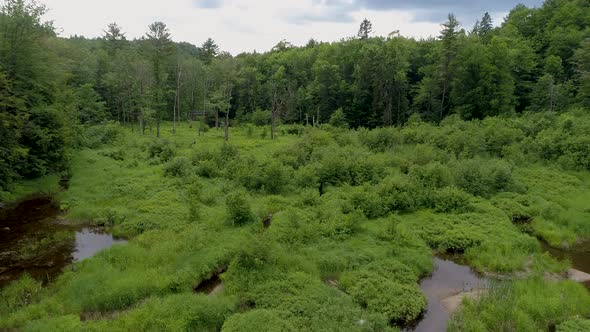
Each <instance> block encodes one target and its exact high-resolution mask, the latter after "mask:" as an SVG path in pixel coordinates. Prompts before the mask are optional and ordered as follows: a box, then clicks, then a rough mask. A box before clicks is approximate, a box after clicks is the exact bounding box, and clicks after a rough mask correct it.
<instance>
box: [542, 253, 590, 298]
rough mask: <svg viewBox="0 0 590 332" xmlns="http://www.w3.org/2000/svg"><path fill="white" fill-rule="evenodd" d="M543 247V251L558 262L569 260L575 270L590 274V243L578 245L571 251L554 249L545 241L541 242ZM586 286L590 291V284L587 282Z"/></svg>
mask: <svg viewBox="0 0 590 332" xmlns="http://www.w3.org/2000/svg"><path fill="white" fill-rule="evenodd" d="M541 247H542V248H543V251H545V252H547V253H549V254H550V255H551V256H552V257H554V258H556V259H558V260H561V261H564V260H569V261H570V262H571V263H572V268H573V269H576V270H579V271H582V272H586V273H590V241H586V242H584V243H581V244H578V245H576V246H574V247H573V248H571V249H569V250H561V249H557V248H553V247H551V246H549V244H547V243H545V242H543V241H541ZM585 285H586V287H588V289H590V282H586V283H585Z"/></svg>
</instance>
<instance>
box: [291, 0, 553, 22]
mask: <svg viewBox="0 0 590 332" xmlns="http://www.w3.org/2000/svg"><path fill="white" fill-rule="evenodd" d="M520 2H521V3H523V4H525V5H527V6H539V5H541V4H542V2H543V0H521V1H520ZM515 5H516V2H515V0H495V1H489V0H414V1H407V0H312V7H311V8H307V9H306V10H305V11H304V12H299V13H296V14H290V15H288V16H287V21H288V22H289V23H295V24H305V23H307V22H352V21H353V17H354V15H353V14H354V13H357V12H359V11H407V12H411V13H412V14H413V15H414V20H415V21H418V22H442V21H444V20H445V19H446V17H447V15H448V14H449V13H454V14H455V15H456V16H457V17H458V18H459V19H460V20H464V21H465V23H466V24H471V21H475V20H476V19H478V18H481V17H482V16H483V14H484V13H485V12H489V13H494V14H498V13H506V12H508V11H509V10H510V9H512V8H513V7H514V6H515Z"/></svg>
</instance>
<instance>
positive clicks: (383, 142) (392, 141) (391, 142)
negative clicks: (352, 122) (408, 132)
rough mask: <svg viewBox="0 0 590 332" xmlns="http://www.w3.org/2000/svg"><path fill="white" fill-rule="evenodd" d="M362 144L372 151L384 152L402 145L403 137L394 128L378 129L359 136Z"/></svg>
mask: <svg viewBox="0 0 590 332" xmlns="http://www.w3.org/2000/svg"><path fill="white" fill-rule="evenodd" d="M359 138H360V141H361V143H362V144H364V145H366V146H367V147H368V148H369V149H371V150H372V151H380V152H384V151H387V150H391V149H393V147H394V146H396V145H399V144H400V143H401V140H402V139H401V135H400V132H399V131H397V129H394V128H378V129H374V130H371V131H365V132H362V133H361V135H360V136H359Z"/></svg>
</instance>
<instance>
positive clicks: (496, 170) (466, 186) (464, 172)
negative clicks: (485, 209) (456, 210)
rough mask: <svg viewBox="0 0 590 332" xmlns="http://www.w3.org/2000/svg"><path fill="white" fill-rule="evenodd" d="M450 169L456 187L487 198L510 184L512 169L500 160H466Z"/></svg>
mask: <svg viewBox="0 0 590 332" xmlns="http://www.w3.org/2000/svg"><path fill="white" fill-rule="evenodd" d="M451 167H452V169H453V172H454V177H455V183H456V185H457V187H459V188H461V189H463V190H465V191H466V192H468V193H470V194H472V195H475V196H483V197H488V196H490V195H492V194H495V193H497V192H500V191H504V190H507V189H508V188H509V187H510V185H511V184H512V169H511V167H510V165H509V164H508V163H507V162H505V161H502V160H487V161H484V160H481V159H467V160H462V161H458V162H456V163H454V164H453V165H451Z"/></svg>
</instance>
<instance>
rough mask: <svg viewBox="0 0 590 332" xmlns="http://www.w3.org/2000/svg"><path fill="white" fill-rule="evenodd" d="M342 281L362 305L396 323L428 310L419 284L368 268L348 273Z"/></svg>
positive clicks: (405, 321) (406, 320) (415, 317)
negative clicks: (380, 273) (401, 281)
mask: <svg viewBox="0 0 590 332" xmlns="http://www.w3.org/2000/svg"><path fill="white" fill-rule="evenodd" d="M340 281H341V285H342V287H343V289H344V290H345V291H346V292H347V293H348V294H350V295H351V296H352V297H353V298H354V299H355V301H356V302H357V303H359V305H360V306H362V307H364V308H367V309H368V310H369V311H372V312H375V313H379V314H382V315H384V316H385V317H386V318H387V319H388V320H389V321H390V322H392V323H394V324H404V323H407V322H411V321H413V320H415V319H417V318H418V317H419V316H420V314H421V313H422V312H423V311H424V309H426V305H427V302H426V297H425V296H424V294H422V292H421V291H420V289H419V288H418V285H417V284H409V285H408V284H401V283H397V282H395V281H393V280H391V279H389V278H386V277H382V276H380V275H379V274H377V273H375V272H370V271H366V270H361V271H355V272H347V273H345V274H343V275H342V278H341V279H340Z"/></svg>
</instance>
